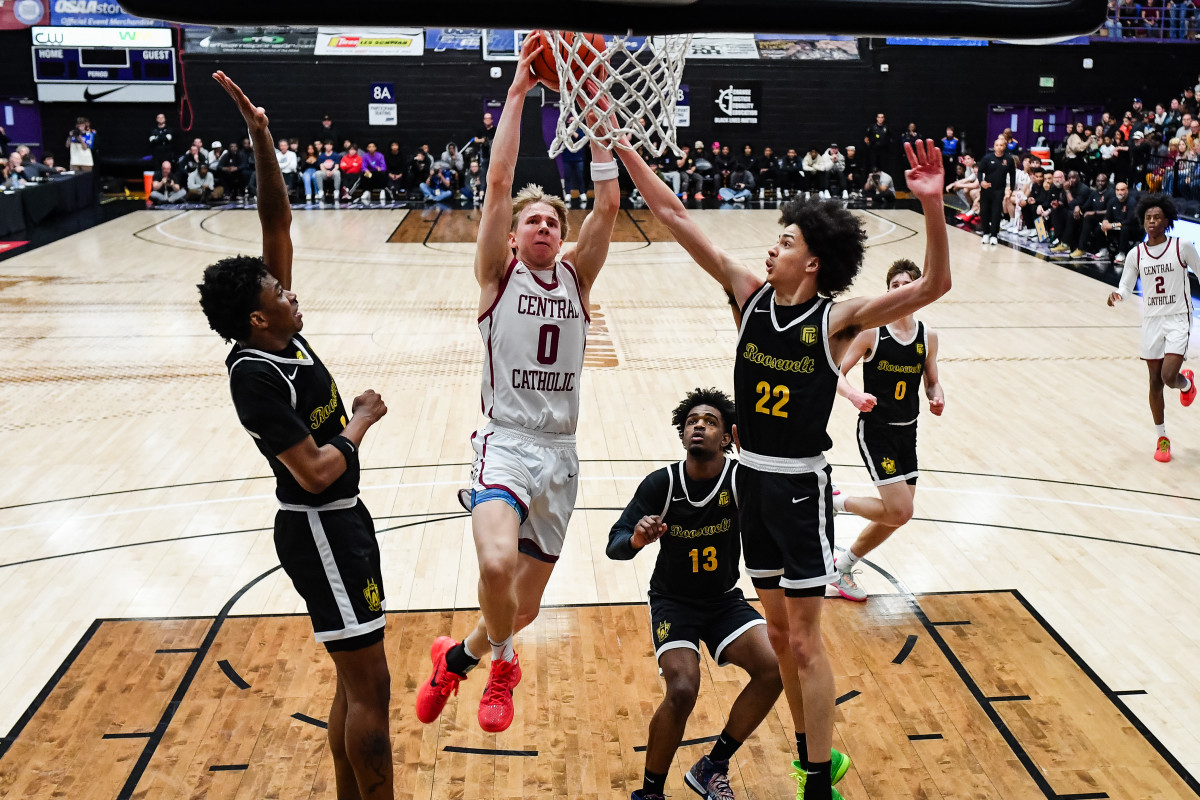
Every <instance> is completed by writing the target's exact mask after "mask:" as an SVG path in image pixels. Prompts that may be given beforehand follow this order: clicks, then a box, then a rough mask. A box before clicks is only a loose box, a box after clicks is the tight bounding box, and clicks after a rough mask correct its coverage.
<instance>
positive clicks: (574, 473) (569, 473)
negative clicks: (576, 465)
mask: <svg viewBox="0 0 1200 800" xmlns="http://www.w3.org/2000/svg"><path fill="white" fill-rule="evenodd" d="M578 474H579V473H578V472H568V473H567V477H568V478H574V477H575V476H576V475H578Z"/></svg>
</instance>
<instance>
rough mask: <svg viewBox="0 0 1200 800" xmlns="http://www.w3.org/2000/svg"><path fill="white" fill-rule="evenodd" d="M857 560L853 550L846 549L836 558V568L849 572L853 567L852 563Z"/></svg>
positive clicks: (855, 562)
mask: <svg viewBox="0 0 1200 800" xmlns="http://www.w3.org/2000/svg"><path fill="white" fill-rule="evenodd" d="M858 561H859V557H858V556H856V555H854V551H853V550H847V551H846V552H845V553H842V554H841V555H839V556H838V558H837V568H838V569H839V570H841V571H842V572H849V571H850V570H852V569H854V565H855V564H857V563H858Z"/></svg>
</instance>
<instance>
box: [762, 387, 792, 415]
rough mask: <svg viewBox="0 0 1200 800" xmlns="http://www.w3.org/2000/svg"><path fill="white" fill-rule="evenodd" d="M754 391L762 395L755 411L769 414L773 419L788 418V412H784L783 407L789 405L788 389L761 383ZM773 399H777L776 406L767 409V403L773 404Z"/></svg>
mask: <svg viewBox="0 0 1200 800" xmlns="http://www.w3.org/2000/svg"><path fill="white" fill-rule="evenodd" d="M754 391H756V392H758V393H759V394H760V395H762V396H761V397H759V398H758V403H757V404H755V406H754V410H755V411H757V412H759V413H760V414H769V415H771V416H772V417H786V416H787V412H786V411H784V410H783V407H784V406H786V405H787V403H788V398H789V392H788V387H786V386H782V385H781V386H771V384H769V383H767V382H766V381H759V382H758V386H755V387H754ZM772 397H774V398H776V401H775V405H773V406H771V407H770V408H767V403H769V402H771V398H772Z"/></svg>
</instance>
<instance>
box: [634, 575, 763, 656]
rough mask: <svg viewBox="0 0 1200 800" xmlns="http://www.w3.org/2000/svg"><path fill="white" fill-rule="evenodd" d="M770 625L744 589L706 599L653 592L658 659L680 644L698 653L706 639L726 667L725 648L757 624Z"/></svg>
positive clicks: (652, 622)
mask: <svg viewBox="0 0 1200 800" xmlns="http://www.w3.org/2000/svg"><path fill="white" fill-rule="evenodd" d="M766 624H767V623H766V620H764V619H763V618H762V615H761V614H759V613H758V612H757V611H755V610H754V607H753V606H751V605H750V604H749V603H747V602H746V598H745V596H744V595H743V594H742V590H741V589H733V590H732V591H729V592H726V593H725V594H724V595H722V596H721V597H719V598H715V599H712V600H703V601H689V600H685V599H681V598H677V597H667V596H666V595H661V594H657V593H655V592H651V593H650V638H651V640H652V641H653V642H654V658H655V659H656V660H657V659H660V658H662V654H663V653H665V652H666V651H668V650H674V649H675V648H678V647H686V648H690V649H692V650H695V651H696V654H697V656H698V655H699V654H700V643H701V642H704V646H705V647H707V648H708V653H709V655H711V656H712V657H713V661H716V662H717V666H721V667H723V666H725V665H726V664H728V663H729V662H728V661H724V660H722V655H723V654H724V652H725V648H726V647H728V646H729V645H731V644H733V643H734V642H735V641H737V638H738V637H739V636H741V635H742V634H743V633H745V632H746V631H748V630H750V629H751V628H753V627H754V626H755V625H766Z"/></svg>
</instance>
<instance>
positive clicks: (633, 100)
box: [546, 31, 692, 158]
mask: <svg viewBox="0 0 1200 800" xmlns="http://www.w3.org/2000/svg"><path fill="white" fill-rule="evenodd" d="M546 36H547V38H548V39H549V41H550V42H551V43H552V44H553V47H552V50H553V54H554V62H555V66H556V67H557V68H558V82H559V94H560V96H561V98H562V113H561V114H560V115H559V118H558V128H557V130H556V132H555V136H554V142H553V143H551V145H550V156H551V157H552V158H553V157H554V156H557V155H558V154H559V153H561V152H562V151H563V150H570V151H571V152H577V151H579V150H580V149H581V148H583V147H585V146H587V144H588V141H589V140H590V141H594V142H597V143H599V144H600V145H601V146H603V147H605V148H607V149H609V150H611V149H612V148H613V147H618V146H622V145H621V144H620V142H621V139H622V137H628V139H629V145H630V146H631V147H633V148H640V149H641V150H643V152H645V153H648V154H650V155H653V156H661V155H662V154H663V153H665V152H666V151H667V150H668V149H670V150H671V151H673V152H675V153H679V148H678V147H677V146H676V144H675V104H676V101H677V100H678V99H679V98H678V94H679V80H680V78H682V77H683V63H684V61H685V59H686V58H687V53H688V46H689V45H690V43H691V39H692V37H691V36H690V35H672V36H654V37H645V38H641V37H637V38H634V37H629V36H615V37H612V38H611V39H609V40H608V41H607V42H606V43H605V45H606V46H604V47H603V48H601V47H599V46H598V45H599V43H600V42H601V41H603V40H602V39H600V37H595V38H596V40H597V41H596V43H595V44H593V42H592V41H591V39H590V37H588V36H586V35H583V34H572V33H566V32H564V31H546ZM576 132H579V133H581V134H583V135H582V136H581V137H579V138H575V133H576Z"/></svg>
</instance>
